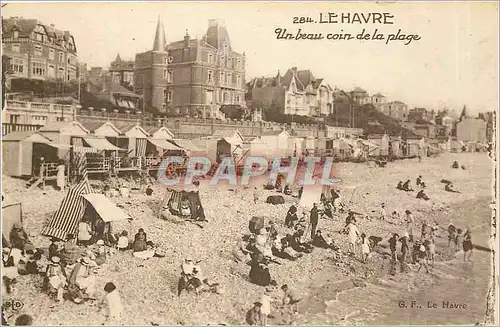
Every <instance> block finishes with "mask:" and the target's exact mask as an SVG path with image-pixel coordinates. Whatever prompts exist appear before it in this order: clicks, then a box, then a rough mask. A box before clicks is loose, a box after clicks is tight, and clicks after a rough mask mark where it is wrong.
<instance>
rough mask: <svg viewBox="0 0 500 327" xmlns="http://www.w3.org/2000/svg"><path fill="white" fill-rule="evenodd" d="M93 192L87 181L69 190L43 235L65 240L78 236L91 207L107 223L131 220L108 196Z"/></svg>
mask: <svg viewBox="0 0 500 327" xmlns="http://www.w3.org/2000/svg"><path fill="white" fill-rule="evenodd" d="M92 192H93V190H92V187H91V186H90V184H89V182H88V180H86V179H85V180H83V181H82V182H80V183H79V184H77V185H75V186H73V187H72V188H71V189H69V191H68V193H67V194H66V196H65V197H64V199H63V200H62V202H61V205H60V206H59V209H58V210H57V211H56V213H55V214H54V216H53V217H52V219H51V220H50V222H49V224H48V225H47V226H46V227H45V228H44V229H43V230H42V235H45V236H51V237H55V238H58V239H61V240H65V239H66V236H67V235H68V234H76V232H77V230H78V224H79V223H80V220H81V219H82V217H83V216H84V214H85V210H86V209H87V207H88V206H89V205H90V206H92V207H93V208H94V209H95V211H96V213H97V214H98V215H99V216H100V217H101V218H102V219H103V220H104V221H105V222H111V221H116V220H121V219H130V216H129V215H127V214H126V213H125V212H124V211H123V210H122V209H120V208H118V207H117V206H116V205H115V204H113V203H112V202H111V201H110V200H109V199H108V198H106V196H104V195H103V194H94V193H92Z"/></svg>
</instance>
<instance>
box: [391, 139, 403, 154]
mask: <svg viewBox="0 0 500 327" xmlns="http://www.w3.org/2000/svg"><path fill="white" fill-rule="evenodd" d="M402 142H403V141H402V139H401V136H394V137H392V136H391V137H390V138H389V155H390V156H393V157H394V158H403V150H402V148H401V146H402Z"/></svg>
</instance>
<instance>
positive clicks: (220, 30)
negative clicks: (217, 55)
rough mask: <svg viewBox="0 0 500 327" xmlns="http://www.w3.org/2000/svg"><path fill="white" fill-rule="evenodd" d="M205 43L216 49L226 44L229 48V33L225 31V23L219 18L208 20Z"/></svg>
mask: <svg viewBox="0 0 500 327" xmlns="http://www.w3.org/2000/svg"><path fill="white" fill-rule="evenodd" d="M206 36H207V43H208V44H210V45H211V46H213V47H214V48H217V49H222V48H223V47H224V45H227V46H228V47H229V49H231V42H230V40H229V33H228V32H227V29H226V26H225V23H224V21H223V20H221V19H210V20H209V21H208V30H207V34H206Z"/></svg>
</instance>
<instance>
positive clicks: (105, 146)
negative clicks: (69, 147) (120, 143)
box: [83, 137, 123, 151]
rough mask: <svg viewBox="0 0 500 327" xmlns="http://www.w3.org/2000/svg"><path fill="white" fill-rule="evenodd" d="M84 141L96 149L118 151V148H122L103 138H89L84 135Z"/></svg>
mask: <svg viewBox="0 0 500 327" xmlns="http://www.w3.org/2000/svg"><path fill="white" fill-rule="evenodd" d="M83 139H84V140H85V142H87V143H88V145H90V147H92V148H94V149H98V150H112V151H118V150H123V149H121V148H119V147H116V146H114V145H113V144H111V143H110V142H109V141H108V140H106V139H105V138H90V137H84V138H83Z"/></svg>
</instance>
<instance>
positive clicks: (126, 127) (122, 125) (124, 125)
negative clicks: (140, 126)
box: [113, 120, 148, 134]
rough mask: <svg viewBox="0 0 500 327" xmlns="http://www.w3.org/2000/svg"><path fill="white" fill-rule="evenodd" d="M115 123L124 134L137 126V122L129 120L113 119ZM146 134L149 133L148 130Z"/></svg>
mask: <svg viewBox="0 0 500 327" xmlns="http://www.w3.org/2000/svg"><path fill="white" fill-rule="evenodd" d="M113 125H114V126H115V127H116V128H117V129H119V130H120V132H121V133H122V134H124V133H127V132H128V131H130V130H131V129H132V128H134V127H135V126H137V123H136V122H128V121H121V120H117V121H113ZM145 132H146V131H145ZM146 134H148V133H147V132H146Z"/></svg>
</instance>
